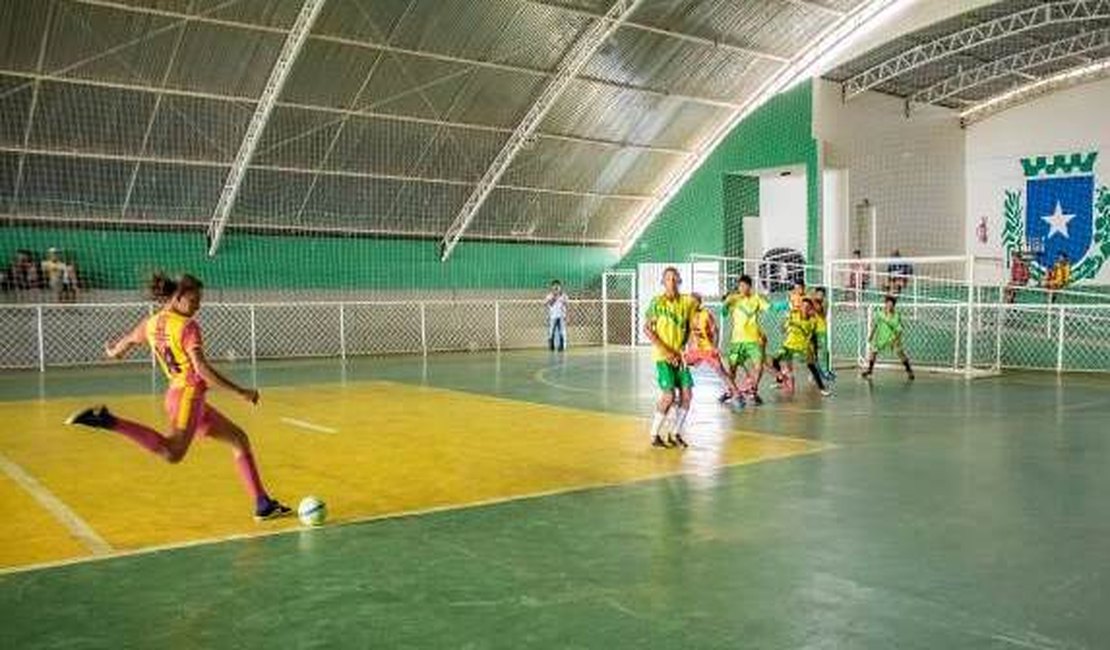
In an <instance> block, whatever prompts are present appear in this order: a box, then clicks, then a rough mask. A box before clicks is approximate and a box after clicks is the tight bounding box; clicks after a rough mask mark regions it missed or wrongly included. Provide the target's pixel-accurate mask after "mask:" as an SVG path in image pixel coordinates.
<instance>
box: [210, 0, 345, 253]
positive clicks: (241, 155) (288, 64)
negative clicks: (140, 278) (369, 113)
mask: <svg viewBox="0 0 1110 650" xmlns="http://www.w3.org/2000/svg"><path fill="white" fill-rule="evenodd" d="M325 1H326V0H304V4H303V5H301V11H300V13H299V14H297V20H296V22H294V23H293V27H292V29H290V30H289V35H288V36H286V38H285V43H284V44H283V45H282V47H281V52H280V53H279V54H278V57H277V61H275V62H274V67H273V69H271V70H270V77H269V79H267V80H266V86H265V87H264V88H263V89H262V95H260V96H259V98H258V104H257V105H256V106H255V107H254V114H253V115H251V121H250V123H249V124H247V131H246V133H245V134H244V135H243V141H242V142H240V143H239V151H238V153H236V154H235V160H234V161H233V162H232V163H231V169H230V170H228V172H227V180H226V181H225V182H224V188H223V190H222V191H221V192H220V198H219V200H218V201H217V202H216V209H215V210H214V211H213V212H212V221H211V223H210V224H209V226H208V255H209V257H213V256H215V255H216V251H218V250H219V249H220V240H222V239H223V235H224V229H225V228H227V220H228V218H229V217H230V216H231V208H232V207H234V206H235V199H236V197H238V195H239V188H240V187H241V186H242V184H243V177H244V176H246V174H247V166H248V165H249V164H250V162H251V158H252V157H254V150H255V148H256V147H258V142H259V140H261V139H262V132H263V131H265V130H266V124H267V123H268V122H269V121H270V115H271V114H272V113H273V110H274V104H275V103H276V102H277V98H278V95H280V94H281V89H282V88H283V87H284V86H285V80H286V79H288V78H289V71H290V70H292V69H293V63H294V62H296V60H297V55H298V54H300V53H301V48H303V47H304V42H305V40H306V39H307V38H308V31H309V30H310V29H312V24H313V23H315V22H316V17H317V16H319V15H320V9H321V8H322V7H323V6H324V2H325Z"/></svg>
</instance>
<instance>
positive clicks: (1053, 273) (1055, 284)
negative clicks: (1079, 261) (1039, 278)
mask: <svg viewBox="0 0 1110 650" xmlns="http://www.w3.org/2000/svg"><path fill="white" fill-rule="evenodd" d="M1069 284H1071V262H1070V261H1069V260H1068V254H1067V253H1065V252H1063V251H1060V254H1059V255H1057V256H1056V263H1055V264H1053V265H1052V268H1051V269H1049V270H1048V274H1047V275H1046V276H1045V279H1044V286H1045V288H1046V289H1048V301H1049V302H1056V292H1057V291H1062V290H1064V289H1066V288H1067V286H1068V285H1069Z"/></svg>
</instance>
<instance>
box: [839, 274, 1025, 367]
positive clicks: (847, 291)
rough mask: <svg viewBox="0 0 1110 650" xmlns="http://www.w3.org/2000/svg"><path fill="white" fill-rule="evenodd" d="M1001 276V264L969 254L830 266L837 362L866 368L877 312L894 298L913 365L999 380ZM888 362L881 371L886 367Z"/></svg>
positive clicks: (1002, 283)
mask: <svg viewBox="0 0 1110 650" xmlns="http://www.w3.org/2000/svg"><path fill="white" fill-rule="evenodd" d="M1004 270H1005V269H1004V265H1003V260H1001V259H1000V258H985V257H975V256H967V255H952V256H931V257H884V258H860V257H853V258H847V259H834V260H830V261H829V262H828V263H827V264H826V271H825V275H826V277H828V278H829V280H830V283H829V284H830V290H829V332H830V334H829V341H830V346H831V352H832V357H833V359H834V364H836V365H839V366H841V367H844V366H848V367H854V366H858V365H861V364H863V363H864V362H865V360H866V358H867V354H868V351H869V350H868V336H869V334H870V331H871V326H872V324H873V322H874V317H875V314H876V313H877V312H878V311H879V310H881V309H882V308H883V303H884V301H885V298H886V296H888V295H893V296H895V297H896V298H897V299H898V310H899V312H900V313H901V315H902V320H903V323H904V324H905V326H904V327H905V333H904V345H905V348H906V352H907V354H908V355H909V357H910V359H911V361H913V362H914V365H915V367H917V368H919V369H921V370H923V371H931V372H946V373H958V374H963V375H966V376H968V377H983V376H991V375H996V374H998V372H999V371H1000V368H1001V359H1000V356H1001V355H1000V350H1001V339H1000V337H1001V335H1002V320H1001V314H1002V312H1003V306H1002V304H1001V296H1002V294H1003V286H1004V278H1005V274H1004ZM880 361H883V360H882V358H881V357H880ZM885 361H886V363H885V364H879V366H880V367H882V366H883V365H890V363H889V362H890V360H889V359H887V360H885Z"/></svg>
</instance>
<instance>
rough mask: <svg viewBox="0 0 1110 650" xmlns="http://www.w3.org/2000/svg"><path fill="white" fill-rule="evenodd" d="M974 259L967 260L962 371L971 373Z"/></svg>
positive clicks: (973, 338) (973, 339)
mask: <svg viewBox="0 0 1110 650" xmlns="http://www.w3.org/2000/svg"><path fill="white" fill-rule="evenodd" d="M974 320H975V258H974V257H971V256H968V258H967V328H966V330H967V354H966V359H965V360H964V363H965V364H966V365H965V367H964V371H965V372H967V373H969V374H970V373H971V371H972V368H973V367H974V364H973V362H974V360H975V327H974Z"/></svg>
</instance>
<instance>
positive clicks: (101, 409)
mask: <svg viewBox="0 0 1110 650" xmlns="http://www.w3.org/2000/svg"><path fill="white" fill-rule="evenodd" d="M115 423H116V418H115V416H114V415H112V413H111V412H110V411H108V407H107V406H103V405H101V406H93V407H90V408H87V409H82V410H80V411H77V412H76V413H73V414H72V415H70V416H69V417H68V418H66V424H71V425H72V424H81V425H84V426H86V427H92V428H94V429H111V428H112V425H114V424H115Z"/></svg>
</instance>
